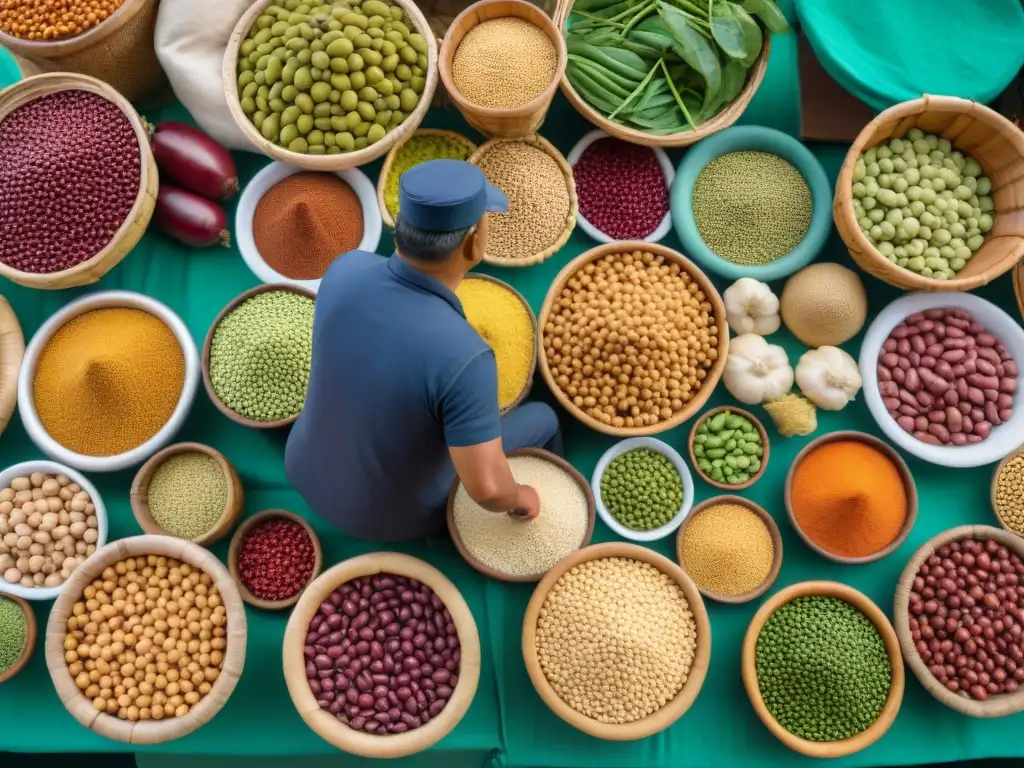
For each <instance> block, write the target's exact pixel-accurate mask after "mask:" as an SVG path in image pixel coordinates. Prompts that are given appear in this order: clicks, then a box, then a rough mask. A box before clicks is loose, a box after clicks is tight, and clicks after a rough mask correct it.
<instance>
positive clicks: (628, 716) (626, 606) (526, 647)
mask: <svg viewBox="0 0 1024 768" xmlns="http://www.w3.org/2000/svg"><path fill="white" fill-rule="evenodd" d="M523 659H524V661H525V662H526V671H527V673H528V674H529V676H530V681H531V682H532V683H533V686H534V688H535V689H536V690H537V693H538V694H539V695H540V697H541V699H542V700H543V701H544V703H545V704H547V705H548V707H550V708H551V710H552V711H553V712H554V713H555V714H556V715H558V716H559V717H560V718H561V719H562V720H564V721H565V722H567V723H568V724H569V725H571V726H573V727H574V728H576V729H578V730H580V731H582V732H584V733H587V734H589V735H591V736H595V737H597V738H599V739H607V740H609V741H634V740H637V739H643V738H646V737H648V736H652V735H654V734H656V733H659V732H661V731H663V730H665V729H666V728H668V727H669V726H671V725H672V724H673V723H675V722H676V720H678V719H679V718H680V717H682V716H683V714H685V713H686V711H687V710H688V709H689V708H690V706H691V705H692V704H693V702H694V700H695V699H696V698H697V695H698V694H699V693H700V689H701V686H702V685H703V683H704V677H705V675H706V674H707V668H708V663H709V662H710V659H711V624H710V623H709V621H708V616H707V611H706V610H705V608H704V601H703V600H702V598H701V595H700V592H699V591H698V590H697V587H696V586H695V585H694V583H693V581H691V580H690V577H689V576H687V575H686V574H685V573H684V572H683V570H682V569H681V568H680V567H679V566H678V565H676V564H675V563H673V562H672V561H671V560H669V559H668V558H667V557H664V556H662V555H659V554H658V553H656V552H652V551H651V550H649V549H647V548H646V547H641V546H639V545H637V544H628V543H624V542H608V543H605V544H594V545H591V546H589V547H585V548H583V549H580V550H578V551H576V552H574V553H573V554H571V555H569V556H568V557H566V558H564V559H562V560H561V561H560V562H559V563H558V564H557V565H556V566H555V567H554V568H552V569H551V570H550V571H548V573H547V574H546V575H545V576H544V578H543V579H541V581H540V583H539V584H538V585H537V588H536V589H535V590H534V592H533V597H532V598H531V599H530V603H529V605H528V606H527V608H526V616H525V618H524V619H523ZM623 665H626V666H625V667H624V666H623ZM620 669H626V670H628V675H620V674H619V670H620Z"/></svg>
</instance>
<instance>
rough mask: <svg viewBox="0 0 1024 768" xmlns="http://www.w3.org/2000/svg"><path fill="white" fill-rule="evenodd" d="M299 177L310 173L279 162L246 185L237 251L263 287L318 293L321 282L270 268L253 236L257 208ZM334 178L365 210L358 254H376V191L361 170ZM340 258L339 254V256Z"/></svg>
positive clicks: (237, 224)
mask: <svg viewBox="0 0 1024 768" xmlns="http://www.w3.org/2000/svg"><path fill="white" fill-rule="evenodd" d="M296 173H309V171H308V170H307V169H305V168H299V167H298V166H295V165H289V164H288V163H282V162H280V161H278V162H274V163H271V164H270V165H268V166H267V167H266V168H264V169H263V170H262V171H260V172H259V173H257V174H256V176H254V177H253V180H252V181H250V182H249V183H248V184H246V185H245V190H244V191H243V192H242V196H241V198H239V200H238V210H237V211H236V212H235V242H237V243H238V250H240V251H241V252H242V259H244V260H245V263H246V265H247V266H248V267H249V269H250V270H252V273H253V274H254V275H256V277H258V278H259V279H260V280H262V281H263V282H264V283H290V284H291V285H297V286H299V287H301V288H308V289H309V290H311V291H316V290H318V289H319V288H320V281H319V280H292V279H290V278H287V277H285V276H284V275H282V274H280V273H279V272H277V271H276V270H275V269H273V268H271V266H270V265H269V264H267V262H265V261H264V260H263V257H262V256H260V252H259V250H257V248H256V241H255V240H254V239H253V235H252V219H253V215H254V214H255V213H256V206H257V205H259V202H260V200H261V199H262V198H263V196H264V195H265V194H266V193H267V190H269V189H270V188H271V187H272V186H274V185H275V184H277V183H278V182H279V181H283V180H284V179H287V178H288V177H289V176H291V175H293V174H296ZM334 175H335V176H337V177H338V178H339V179H341V180H342V181H344V182H345V183H346V184H348V185H349V186H350V187H352V190H353V191H354V192H355V193H356V195H357V196H358V197H359V205H360V206H361V207H362V209H363V239H362V240H361V241H360V243H359V246H358V250H360V251H369V252H370V253H373V252H375V251H376V250H377V245H378V244H379V243H380V231H381V218H380V208H379V207H378V205H377V189H376V188H375V187H374V186H373V184H372V182H371V181H370V180H369V179H368V178H367V177H366V174H365V173H363V172H362V171H360V170H359V169H358V168H348V169H346V170H343V171H335V172H334ZM302 246H303V244H302V243H296V244H295V247H296V248H301V247H302ZM340 255H341V254H339V256H340Z"/></svg>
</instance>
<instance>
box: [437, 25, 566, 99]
mask: <svg viewBox="0 0 1024 768" xmlns="http://www.w3.org/2000/svg"><path fill="white" fill-rule="evenodd" d="M557 65H558V53H557V52H556V51H555V45H554V43H552V42H551V39H550V38H549V37H548V36H547V34H545V32H544V30H542V29H541V28H540V27H538V26H536V25H535V24H531V23H530V22H529V21H527V20H526V19H520V18H515V17H511V16H509V17H505V18H500V19H490V20H489V21H485V22H483V23H481V24H478V25H477V26H475V27H473V29H471V30H470V31H469V32H468V33H467V34H466V36H465V37H464V38H463V39H462V42H461V43H459V47H458V48H457V49H456V50H455V56H454V57H453V58H452V80H453V81H454V83H455V87H456V88H457V89H458V91H459V93H460V94H462V96H463V97H464V98H466V99H467V100H468V101H471V102H472V103H473V104H477V105H479V106H481V107H489V108H491V109H516V108H517V107H521V106H523V105H524V104H528V103H529V102H531V101H533V100H534V99H535V98H537V97H538V96H539V95H540V94H541V93H543V92H544V89H545V88H547V87H548V86H549V85H551V81H552V80H553V79H554V77H555V69H556V68H557Z"/></svg>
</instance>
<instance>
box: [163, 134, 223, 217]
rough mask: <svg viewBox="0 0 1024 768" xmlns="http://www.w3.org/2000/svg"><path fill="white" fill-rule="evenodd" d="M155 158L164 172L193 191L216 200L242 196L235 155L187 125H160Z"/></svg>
mask: <svg viewBox="0 0 1024 768" xmlns="http://www.w3.org/2000/svg"><path fill="white" fill-rule="evenodd" d="M153 157H155V158H156V163H157V165H158V166H159V167H160V171H161V172H162V173H166V174H167V175H168V176H170V177H171V178H172V179H174V180H175V181H176V182H178V184H180V185H181V186H182V187H184V188H185V189H187V190H189V191H190V192H198V193H199V194H200V195H203V196H205V197H209V198H212V199H214V200H218V199H219V200H228V199H230V198H232V197H234V196H235V195H236V194H238V172H237V170H236V169H235V161H234V160H232V159H231V154H230V153H229V152H228V151H227V150H226V149H224V147H222V146H221V145H220V144H218V143H217V142H216V141H214V140H213V139H211V138H210V137H209V136H207V135H206V134H205V133H203V132H202V131H200V130H199V129H198V128H194V127H192V126H191V125H188V124H187V123H179V122H177V121H174V120H169V121H167V122H165V123H160V124H159V125H157V127H156V133H155V134H154V136H153Z"/></svg>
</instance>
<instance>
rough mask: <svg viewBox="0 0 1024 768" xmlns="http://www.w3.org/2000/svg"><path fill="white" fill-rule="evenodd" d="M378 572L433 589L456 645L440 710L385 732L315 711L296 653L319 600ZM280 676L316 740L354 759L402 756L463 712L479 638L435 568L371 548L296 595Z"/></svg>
mask: <svg viewBox="0 0 1024 768" xmlns="http://www.w3.org/2000/svg"><path fill="white" fill-rule="evenodd" d="M378 573H391V574H396V575H399V576H406V577H408V578H413V579H417V580H418V581H421V582H422V583H424V584H426V585H427V586H428V587H430V588H431V589H432V590H434V593H435V594H436V595H437V596H438V597H439V598H440V599H441V601H442V602H443V603H444V605H445V608H447V609H448V612H449V613H450V614H451V617H452V623H453V624H455V628H456V631H457V632H458V635H459V644H460V645H461V648H462V658H461V660H460V662H459V682H458V684H457V685H456V686H455V690H454V692H453V693H452V697H451V698H450V699H449V700H448V704H447V705H446V706H445V708H444V709H443V710H442V711H441V714H439V715H438V716H437V717H435V718H434V719H432V720H431V721H430V722H428V723H427V724H426V725H423V726H421V727H420V728H415V729H413V730H411V731H406V732H405V733H392V734H388V735H385V736H377V735H375V734H371V733H364V732H362V731H354V730H352V729H351V728H349V726H348V724H347V723H345V722H342V721H340V720H338V719H337V718H336V717H335V716H334V715H332V714H330V713H329V712H327V711H325V710H323V709H320V705H319V704H317V701H316V697H315V696H314V695H313V692H312V691H311V690H310V688H309V682H308V681H307V680H306V661H305V658H304V656H303V652H302V649H303V646H304V645H305V643H306V633H307V632H308V631H309V624H310V622H311V621H312V620H313V617H314V616H315V615H316V612H317V609H318V608H319V607H320V604H321V603H322V602H323V601H324V600H325V599H327V597H328V596H329V595H330V594H331V593H332V592H333V591H334V590H335V589H337V588H338V587H340V586H341V585H342V584H345V583H346V582H349V581H352V579H358V578H360V577H362V576H373V575H376V574H378ZM284 680H285V683H286V684H287V685H288V694H289V695H290V696H291V698H292V703H293V704H294V705H295V708H296V709H297V710H298V712H299V716H300V717H301V718H302V719H303V720H305V721H306V724H307V725H308V726H309V727H310V728H311V729H313V731H315V732H316V733H317V735H318V736H320V738H322V739H324V740H325V741H327V742H328V743H330V744H333V745H334V746H335V747H337V748H338V749H340V750H342V751H343V752H348V753H349V754H352V755H359V756H360V757H377V758H396V757H407V756H409V755H412V754H415V753H417V752H421V751H423V750H424V749H427V748H428V747H430V746H432V745H434V744H436V743H437V742H438V741H440V740H441V739H442V738H444V737H445V736H447V735H448V733H449V732H450V731H451V730H452V729H453V728H454V727H455V726H456V725H457V724H458V723H459V721H460V720H461V719H462V718H463V716H464V715H465V714H466V711H467V710H468V709H469V705H470V704H471V703H472V702H473V696H474V695H475V694H476V686H477V683H478V682H479V680H480V636H479V634H478V633H477V629H476V622H475V621H474V620H473V614H472V613H471V612H470V610H469V606H468V605H466V601H465V600H464V599H463V597H462V595H461V593H460V592H459V590H458V588H457V587H456V586H455V585H454V584H452V582H450V581H449V580H448V578H447V577H446V576H445V575H444V574H442V573H441V572H440V571H439V570H437V569H436V568H434V567H433V566H432V565H429V564H427V563H425V562H424V561H422V560H420V559H418V558H415V557H411V556H409V555H403V554H399V553H397V552H372V553H370V554H366V555H360V556H359V557H353V558H351V559H349V560H343V561H342V562H340V563H338V564H337V565H335V566H334V567H333V568H331V569H329V570H327V571H325V572H324V573H323V574H321V575H320V577H319V578H318V579H317V580H316V581H314V582H313V583H312V584H310V585H309V586H308V587H307V588H306V591H305V592H303V593H302V597H301V598H300V599H299V602H298V604H297V605H296V606H295V608H294V610H293V611H292V615H291V617H290V618H289V619H288V626H287V628H286V629H285V633H284Z"/></svg>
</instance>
